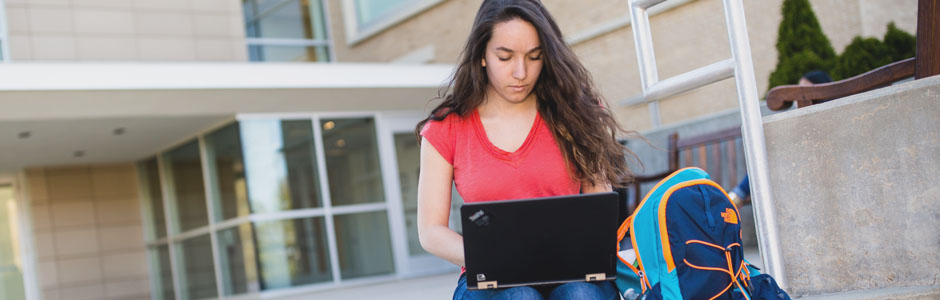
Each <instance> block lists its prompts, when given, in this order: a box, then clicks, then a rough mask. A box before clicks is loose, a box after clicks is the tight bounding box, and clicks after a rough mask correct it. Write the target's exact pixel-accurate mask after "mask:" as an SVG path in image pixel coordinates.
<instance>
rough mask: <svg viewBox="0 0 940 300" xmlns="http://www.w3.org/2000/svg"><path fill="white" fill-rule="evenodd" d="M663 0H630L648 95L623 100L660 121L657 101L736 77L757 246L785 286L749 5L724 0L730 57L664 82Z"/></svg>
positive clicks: (765, 261) (635, 36)
mask: <svg viewBox="0 0 940 300" xmlns="http://www.w3.org/2000/svg"><path fill="white" fill-rule="evenodd" d="M664 1H665V0H630V2H629V3H630V19H631V23H632V28H633V39H634V45H635V46H636V53H637V61H638V65H639V68H640V79H641V81H642V86H643V95H642V96H638V97H634V98H631V99H627V100H625V101H623V102H621V105H628V104H636V103H649V107H650V114H651V118H652V120H653V124H654V125H656V126H658V124H659V123H660V120H659V102H658V101H657V100H659V99H663V98H666V97H669V96H673V95H676V94H679V93H682V92H686V91H689V90H692V89H695V88H698V87H702V86H705V85H708V84H711V83H715V82H718V81H721V80H724V79H727V78H731V77H734V79H735V85H736V86H737V94H738V104H739V105H740V107H741V119H742V122H741V127H742V135H743V137H744V153H745V158H746V162H747V171H748V174H749V176H750V183H751V191H752V193H751V198H752V203H753V204H752V205H753V206H754V212H755V216H756V218H755V219H756V222H755V223H756V225H757V236H758V245H759V247H760V253H761V257H762V260H763V263H764V267H765V269H766V271H767V273H769V274H770V275H771V276H773V277H774V278H775V279H776V280H777V284H778V285H780V287H782V288H786V287H787V278H786V277H785V276H784V275H785V270H784V266H783V257H782V254H781V247H780V239H779V237H778V234H777V222H776V214H775V212H774V206H773V205H772V204H773V198H772V195H771V191H770V181H769V178H768V176H769V174H768V171H767V148H766V146H765V141H764V126H763V123H761V113H760V101H759V99H758V94H757V82H756V80H755V79H754V64H753V62H752V61H751V48H750V44H749V42H748V37H747V23H746V22H745V20H744V5H743V4H742V1H741V0H722V2H723V5H724V12H725V23H726V25H727V27H728V40H729V41H730V43H731V58H730V59H727V60H723V61H720V62H718V63H714V64H711V65H708V66H705V67H702V68H698V69H695V70H693V71H690V72H686V73H684V74H680V75H678V76H675V77H671V78H668V79H665V80H662V81H660V80H659V75H658V73H657V70H656V57H655V55H654V54H653V39H652V34H651V33H650V22H649V14H648V13H647V9H649V8H650V7H653V6H655V5H657V4H660V3H662V2H664Z"/></svg>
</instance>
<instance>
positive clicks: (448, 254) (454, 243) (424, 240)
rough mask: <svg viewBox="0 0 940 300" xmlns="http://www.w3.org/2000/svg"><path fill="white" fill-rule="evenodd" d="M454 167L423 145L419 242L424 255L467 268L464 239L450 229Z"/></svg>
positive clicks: (435, 151) (419, 196) (419, 194)
mask: <svg viewBox="0 0 940 300" xmlns="http://www.w3.org/2000/svg"><path fill="white" fill-rule="evenodd" d="M453 181H454V166H452V165H451V164H450V163H448V162H447V160H445V159H444V157H443V156H441V154H440V153H439V152H437V149H434V146H432V145H431V144H430V143H429V142H428V141H427V139H422V141H421V171H420V175H419V176H418V239H419V240H420V241H421V247H423V248H424V250H425V251H428V252H429V253H431V254H434V255H435V256H437V257H440V258H443V259H445V260H447V261H450V262H452V263H454V264H456V265H459V266H463V265H464V256H463V237H462V236H460V235H459V234H457V233H456V232H454V231H453V230H451V229H450V228H449V227H447V221H448V219H449V218H450V197H451V195H450V192H451V185H452V184H453Z"/></svg>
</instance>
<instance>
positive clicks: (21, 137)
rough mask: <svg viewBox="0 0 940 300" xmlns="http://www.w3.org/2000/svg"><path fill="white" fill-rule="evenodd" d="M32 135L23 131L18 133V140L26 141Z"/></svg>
mask: <svg viewBox="0 0 940 300" xmlns="http://www.w3.org/2000/svg"><path fill="white" fill-rule="evenodd" d="M32 135H33V133H32V132H29V131H23V132H20V134H19V135H18V136H19V138H20V139H21V140H24V139H28V138H29V137H30V136H32Z"/></svg>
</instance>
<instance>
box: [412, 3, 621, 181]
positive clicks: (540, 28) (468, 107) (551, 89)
mask: <svg viewBox="0 0 940 300" xmlns="http://www.w3.org/2000/svg"><path fill="white" fill-rule="evenodd" d="M513 19H522V20H524V21H526V22H529V23H530V24H532V26H533V27H535V29H536V31H537V32H538V37H539V41H540V42H541V47H542V59H543V65H542V72H541V75H540V76H539V79H538V81H537V82H536V84H535V87H534V89H533V91H532V92H533V93H535V95H536V98H537V99H538V100H537V106H538V111H539V114H541V115H542V119H544V120H545V122H546V123H547V125H548V127H549V128H551V130H552V134H553V135H554V137H555V140H556V141H557V143H558V146H559V148H560V149H561V152H562V153H563V155H564V156H565V159H566V160H567V161H568V165H569V167H570V168H573V170H571V174H570V175H571V176H572V178H574V179H576V180H579V181H586V182H590V183H591V184H595V185H596V184H606V183H610V184H611V185H612V186H614V187H623V186H625V185H627V184H629V183H630V182H632V181H633V177H634V175H633V172H631V171H630V169H629V167H628V166H627V161H626V159H627V155H628V154H629V155H630V157H632V158H634V159H636V154H634V153H633V152H632V151H630V150H629V149H627V148H626V147H624V146H623V145H621V144H620V143H618V142H617V135H618V134H625V135H636V132H632V131H625V130H624V129H623V128H621V127H620V125H619V124H618V123H617V120H616V119H615V118H614V116H613V113H612V112H611V111H610V109H609V108H607V106H605V105H603V103H604V102H605V101H604V99H603V98H602V97H601V96H600V94H599V93H598V92H597V88H596V87H595V86H594V82H593V79H592V78H591V75H590V73H588V71H587V69H585V68H584V66H583V65H581V62H580V61H578V58H577V56H576V55H575V54H574V51H572V50H571V48H569V47H568V44H567V43H566V42H565V40H564V38H563V37H562V34H561V30H560V29H559V28H558V25H557V24H556V23H555V20H554V19H553V18H552V16H551V15H550V14H549V13H548V10H546V9H545V6H543V5H542V3H541V2H540V1H538V0H484V1H483V4H482V5H481V6H480V10H479V11H478V12H477V16H476V18H475V20H474V22H473V27H472V29H471V30H470V36H469V37H468V38H467V44H466V45H465V46H464V49H463V51H462V52H461V54H460V59H459V62H458V64H457V68H456V70H455V71H454V74H453V76H452V78H451V79H450V82H449V84H448V85H445V86H444V87H442V88H441V90H440V92H439V96H438V97H437V98H435V99H443V101H442V102H441V103H440V104H439V105H438V106H437V107H436V108H434V110H432V111H431V114H430V115H429V116H428V117H427V118H426V119H424V120H422V121H421V122H418V125H417V127H415V135H416V136H417V138H418V141H419V142H420V141H421V135H420V131H421V128H422V127H424V125H425V124H426V123H427V122H429V121H432V120H436V121H441V120H444V118H446V117H447V115H449V114H452V113H456V114H458V115H459V116H461V117H465V116H467V115H468V114H470V113H471V112H472V111H473V110H474V109H476V108H477V106H479V105H480V104H481V103H483V100H484V95H485V94H486V90H487V85H488V84H489V80H488V78H487V76H486V70H484V69H483V67H482V66H481V65H480V61H481V60H482V59H483V58H484V54H485V51H486V44H487V43H488V42H489V40H490V37H491V36H492V34H493V26H494V25H496V24H499V23H502V22H506V21H510V20H513ZM451 87H452V88H451Z"/></svg>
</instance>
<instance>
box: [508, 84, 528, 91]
mask: <svg viewBox="0 0 940 300" xmlns="http://www.w3.org/2000/svg"><path fill="white" fill-rule="evenodd" d="M525 87H526V86H524V85H510V86H509V89H510V90H512V91H513V92H523V91H525Z"/></svg>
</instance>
